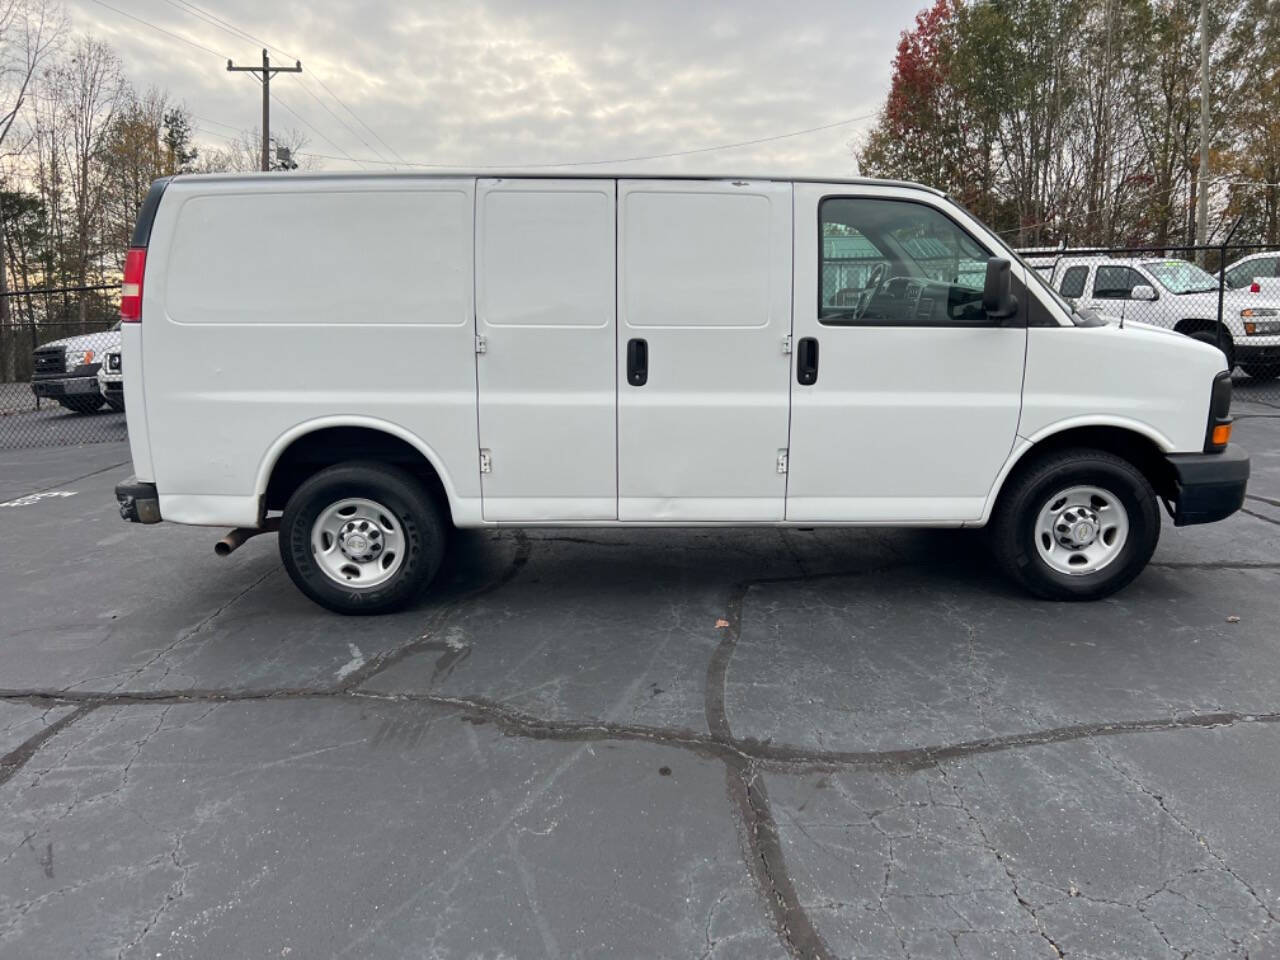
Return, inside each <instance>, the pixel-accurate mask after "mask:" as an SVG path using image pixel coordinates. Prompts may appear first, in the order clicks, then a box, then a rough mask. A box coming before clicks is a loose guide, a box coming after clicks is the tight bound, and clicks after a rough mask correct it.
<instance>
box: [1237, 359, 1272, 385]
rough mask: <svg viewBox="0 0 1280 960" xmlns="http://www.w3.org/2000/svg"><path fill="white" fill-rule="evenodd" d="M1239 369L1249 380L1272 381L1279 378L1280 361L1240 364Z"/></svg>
mask: <svg viewBox="0 0 1280 960" xmlns="http://www.w3.org/2000/svg"><path fill="white" fill-rule="evenodd" d="M1240 369H1241V370H1243V371H1244V372H1245V373H1247V374H1248V375H1249V379H1250V380H1259V381H1263V382H1265V381H1267V380H1274V379H1275V378H1276V377H1280V360H1277V361H1276V362H1274V363H1242V364H1240Z"/></svg>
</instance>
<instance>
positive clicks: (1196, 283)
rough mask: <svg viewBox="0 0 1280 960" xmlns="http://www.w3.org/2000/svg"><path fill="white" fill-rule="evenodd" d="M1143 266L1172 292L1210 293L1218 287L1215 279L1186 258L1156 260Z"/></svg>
mask: <svg viewBox="0 0 1280 960" xmlns="http://www.w3.org/2000/svg"><path fill="white" fill-rule="evenodd" d="M1143 266H1144V267H1146V268H1147V272H1148V273H1149V274H1151V275H1152V276H1153V277H1155V278H1156V279H1157V280H1158V281H1160V285H1161V286H1162V287H1164V288H1165V289H1166V290H1168V291H1169V292H1170V293H1172V294H1183V293H1211V292H1213V291H1215V290H1217V289H1218V281H1217V280H1215V279H1214V278H1213V277H1212V276H1211V275H1210V274H1208V273H1205V272H1204V271H1203V270H1201V269H1200V268H1199V267H1197V266H1196V265H1195V264H1194V263H1188V262H1187V261H1186V260H1158V261H1154V262H1151V263H1144V264H1143Z"/></svg>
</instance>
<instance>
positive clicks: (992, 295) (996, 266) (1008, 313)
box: [982, 257, 1018, 320]
mask: <svg viewBox="0 0 1280 960" xmlns="http://www.w3.org/2000/svg"><path fill="white" fill-rule="evenodd" d="M1010 283H1011V277H1010V264H1009V261H1008V260H1003V259H1001V258H1000V257H992V258H991V259H990V260H988V261H987V278H986V281H985V282H984V283H983V285H982V309H983V310H985V311H986V313H987V316H989V317H991V318H992V319H993V320H1005V319H1008V318H1009V317H1012V316H1013V315H1014V314H1016V313H1017V312H1018V298H1017V297H1015V296H1014V295H1013V293H1012V291H1011V289H1010Z"/></svg>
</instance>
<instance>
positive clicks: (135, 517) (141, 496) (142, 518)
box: [116, 477, 161, 523]
mask: <svg viewBox="0 0 1280 960" xmlns="http://www.w3.org/2000/svg"><path fill="white" fill-rule="evenodd" d="M116 501H117V502H118V503H119V504H120V516H121V517H123V518H124V519H125V520H128V521H129V522H130V523H159V522H160V520H161V517H160V494H159V492H157V490H156V485H155V484H154V483H144V482H143V481H141V480H138V479H137V478H136V477H130V478H129V479H128V480H124V481H122V482H120V483H117V484H116Z"/></svg>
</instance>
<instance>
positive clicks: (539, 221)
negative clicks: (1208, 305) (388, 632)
mask: <svg viewBox="0 0 1280 960" xmlns="http://www.w3.org/2000/svg"><path fill="white" fill-rule="evenodd" d="M246 223H256V224H260V225H262V229H263V230H265V231H267V233H266V234H265V235H264V237H263V239H264V240H265V241H266V242H265V243H253V244H246V243H244V242H243V234H244V225H245V224H246ZM121 315H122V318H123V320H124V324H123V331H124V343H123V354H124V356H123V360H124V369H126V370H127V371H128V376H127V377H126V378H125V379H124V395H125V400H126V404H125V406H126V413H127V416H128V422H129V442H130V446H131V450H132V455H133V466H134V470H135V472H136V477H134V478H131V479H130V480H128V481H126V482H124V483H121V484H120V485H119V486H118V487H117V489H116V496H117V499H118V500H119V502H120V505H121V512H122V514H123V515H124V517H125V518H126V519H129V520H133V521H139V522H143V523H152V522H158V521H161V520H166V521H172V522H178V523H188V524H203V525H214V526H218V525H220V526H226V527H232V528H235V529H233V530H232V531H231V533H230V534H228V535H227V536H226V537H225V538H224V539H223V540H222V541H220V542H219V545H218V550H219V552H220V553H223V554H225V553H228V552H230V551H231V550H233V549H235V548H236V547H237V546H238V545H239V544H240V543H241V542H243V540H244V539H245V538H246V537H248V536H252V535H254V534H256V533H261V532H264V531H267V530H276V529H278V530H279V547H280V554H281V558H282V560H283V562H284V565H285V567H286V569H287V570H288V572H289V574H290V576H291V577H292V578H293V580H294V582H295V583H296V584H297V586H298V587H299V588H300V589H301V590H302V591H303V592H304V593H306V594H307V595H308V596H309V597H311V598H312V599H314V600H315V601H316V602H318V603H320V604H323V605H325V606H327V607H330V608H332V609H334V610H338V611H341V612H344V613H365V612H376V611H382V610H387V609H391V608H393V607H396V606H399V605H402V604H404V603H406V602H408V601H409V600H410V599H411V598H412V597H413V596H414V595H415V594H416V593H417V592H418V591H419V590H420V589H421V588H423V587H424V586H425V585H426V584H427V583H429V582H430V581H431V579H432V578H433V577H434V576H435V574H436V571H437V570H438V568H439V566H440V563H441V559H442V556H443V553H444V550H445V544H446V540H447V533H448V530H449V529H450V527H452V526H458V527H487V528H496V527H505V526H557V527H564V526H579V527H581V526H613V527H629V526H650V527H658V528H666V527H680V526H707V525H722V526H723V525H730V526H732V525H738V526H742V525H765V526H803V527H811V526H815V525H819V524H830V525H846V526H925V527H983V526H988V525H989V526H990V532H991V543H992V546H993V550H994V553H995V556H996V558H997V560H998V562H999V563H1000V565H1001V566H1002V567H1003V568H1004V570H1006V571H1007V572H1008V573H1009V575H1010V576H1011V577H1013V578H1014V579H1015V580H1016V581H1017V582H1019V583H1021V584H1022V585H1023V586H1024V587H1026V588H1027V589H1028V590H1029V591H1031V592H1032V593H1034V594H1035V595H1037V596H1041V597H1048V598H1054V599H1089V598H1096V597H1101V596H1105V595H1107V594H1109V593H1112V592H1113V591H1115V590H1118V589H1120V588H1121V587H1123V586H1124V585H1125V584H1127V583H1129V582H1130V581H1131V580H1132V579H1133V578H1134V577H1136V576H1137V575H1138V574H1139V573H1140V572H1141V570H1142V569H1143V567H1144V566H1145V565H1146V563H1147V561H1148V559H1149V558H1150V557H1151V554H1152V552H1153V551H1154V550H1155V547H1156V542H1157V539H1158V538H1159V535H1160V506H1161V504H1162V503H1163V504H1164V505H1165V506H1166V507H1167V508H1168V510H1169V512H1170V514H1171V515H1172V517H1173V519H1174V522H1175V523H1177V524H1193V523H1205V522H1209V521H1214V520H1219V519H1221V518H1223V517H1226V516H1228V515H1230V514H1231V513H1233V512H1234V511H1236V510H1237V509H1239V507H1240V506H1241V504H1242V502H1243V498H1244V493H1245V486H1246V482H1247V479H1248V474H1249V459H1248V456H1247V455H1246V453H1245V452H1244V451H1243V450H1241V449H1240V448H1239V447H1238V446H1236V445H1234V444H1231V443H1229V440H1230V434H1231V417H1230V405H1231V389H1232V387H1231V379H1230V376H1229V374H1228V371H1227V369H1226V365H1225V364H1224V362H1223V356H1222V354H1221V353H1220V352H1219V351H1218V350H1216V349H1214V348H1212V347H1209V346H1206V345H1205V344H1202V343H1196V342H1195V341H1193V340H1190V339H1188V338H1186V337H1182V336H1176V335H1174V334H1172V333H1170V332H1168V331H1162V330H1157V329H1153V328H1149V327H1144V326H1139V325H1136V324H1135V325H1128V324H1126V325H1125V326H1124V327H1123V328H1120V327H1117V326H1115V325H1111V324H1106V323H1102V322H1099V321H1096V320H1095V321H1091V320H1088V319H1084V318H1080V317H1077V316H1075V315H1074V313H1073V311H1072V309H1071V306H1070V305H1069V304H1068V303H1066V302H1065V301H1063V300H1062V299H1061V298H1060V297H1059V296H1058V295H1057V294H1056V293H1055V292H1053V290H1052V289H1051V288H1050V287H1049V286H1048V285H1047V284H1046V283H1045V282H1044V280H1043V279H1042V278H1040V277H1039V276H1038V275H1036V274H1035V272H1034V271H1027V270H1026V269H1025V268H1024V267H1023V266H1022V264H1021V263H1020V262H1019V261H1017V259H1016V257H1015V256H1014V255H1013V253H1012V252H1011V251H1010V250H1009V249H1008V248H1007V247H1006V246H1005V245H1004V244H1003V243H1002V242H1001V240H1000V238H999V237H998V236H997V235H996V234H995V233H993V232H992V231H990V230H989V229H987V227H985V226H984V225H983V224H982V223H980V222H979V221H977V220H976V219H974V218H973V217H972V216H971V215H970V214H968V213H967V212H966V211H965V210H964V209H962V208H961V207H960V206H958V205H957V204H955V203H953V202H952V201H950V200H949V199H947V197H946V196H945V195H943V194H942V193H940V192H938V191H935V190H931V189H928V188H926V187H922V186H919V185H915V184H907V183H894V182H886V181H875V180H803V179H795V178H787V177H782V178H770V177H732V178H720V177H715V178H711V177H705V178H700V177H693V176H684V177H672V176H665V177H652V176H644V175H635V176H599V175H595V176H583V175H581V174H577V173H548V172H547V171H537V172H520V171H512V172H511V173H509V174H503V175H494V174H492V173H486V174H483V175H480V174H476V173H474V172H467V171H460V172H457V173H441V174H439V175H433V176H422V175H381V174H379V175H374V174H343V175H330V174H308V175H305V176H304V175H291V176H288V177H282V176H279V175H271V174H245V175H223V176H180V177H176V178H174V179H171V180H161V181H158V182H157V183H156V184H155V186H154V187H153V188H152V190H151V193H150V195H149V196H148V198H147V200H146V203H145V204H144V206H143V209H142V213H141V216H140V218H139V222H138V226H137V229H136V231H135V233H134V236H133V242H132V246H131V248H130V250H129V252H128V257H127V261H126V267H125V277H124V287H123V296H122V299H121ZM193 357H198V358H199V363H192V362H191V358H193Z"/></svg>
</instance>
